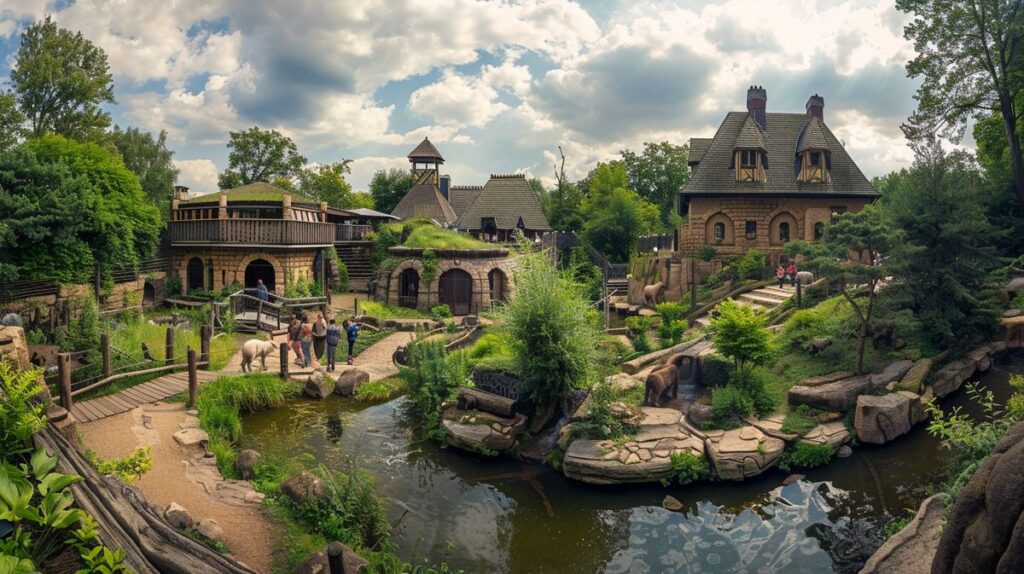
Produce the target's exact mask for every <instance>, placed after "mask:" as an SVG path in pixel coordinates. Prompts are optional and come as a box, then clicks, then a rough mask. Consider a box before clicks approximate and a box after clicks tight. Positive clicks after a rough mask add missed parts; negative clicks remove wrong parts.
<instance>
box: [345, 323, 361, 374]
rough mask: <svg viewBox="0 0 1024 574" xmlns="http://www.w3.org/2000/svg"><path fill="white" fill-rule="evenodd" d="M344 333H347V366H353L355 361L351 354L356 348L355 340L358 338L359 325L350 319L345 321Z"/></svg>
mask: <svg viewBox="0 0 1024 574" xmlns="http://www.w3.org/2000/svg"><path fill="white" fill-rule="evenodd" d="M345 332H346V333H348V364H350V365H351V364H353V363H354V362H355V359H354V358H353V357H352V352H353V350H354V349H355V346H356V339H357V338H358V337H359V325H357V324H356V322H355V321H352V320H351V319H345Z"/></svg>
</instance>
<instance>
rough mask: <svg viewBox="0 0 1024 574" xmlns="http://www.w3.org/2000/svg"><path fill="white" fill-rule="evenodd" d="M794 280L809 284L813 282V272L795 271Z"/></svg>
mask: <svg viewBox="0 0 1024 574" xmlns="http://www.w3.org/2000/svg"><path fill="white" fill-rule="evenodd" d="M796 280H797V281H799V282H800V284H801V285H810V284H811V283H814V273H811V272H810V271H797V272H796Z"/></svg>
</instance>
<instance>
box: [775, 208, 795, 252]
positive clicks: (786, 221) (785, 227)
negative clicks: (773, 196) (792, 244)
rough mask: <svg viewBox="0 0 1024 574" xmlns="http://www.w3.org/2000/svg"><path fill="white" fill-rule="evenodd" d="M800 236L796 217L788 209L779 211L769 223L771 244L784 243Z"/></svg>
mask: <svg viewBox="0 0 1024 574" xmlns="http://www.w3.org/2000/svg"><path fill="white" fill-rule="evenodd" d="M799 237H800V235H799V232H798V229H797V221H796V217H795V216H794V215H793V214H792V213H790V212H788V211H782V212H779V213H777V214H776V215H775V216H774V217H772V219H771V221H770V222H769V224H768V243H769V244H770V245H783V244H785V243H787V242H789V241H792V240H793V239H797V238H799Z"/></svg>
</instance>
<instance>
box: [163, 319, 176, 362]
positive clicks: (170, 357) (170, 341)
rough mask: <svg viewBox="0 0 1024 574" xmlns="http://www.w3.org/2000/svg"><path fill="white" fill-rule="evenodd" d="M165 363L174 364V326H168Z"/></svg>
mask: <svg viewBox="0 0 1024 574" xmlns="http://www.w3.org/2000/svg"><path fill="white" fill-rule="evenodd" d="M164 363H165V364H168V365H173V364H174V327H167V338H166V342H165V344H164Z"/></svg>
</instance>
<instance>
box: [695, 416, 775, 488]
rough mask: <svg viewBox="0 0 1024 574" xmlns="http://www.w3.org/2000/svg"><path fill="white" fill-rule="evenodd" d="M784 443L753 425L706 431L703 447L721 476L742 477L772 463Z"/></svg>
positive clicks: (738, 478)
mask: <svg viewBox="0 0 1024 574" xmlns="http://www.w3.org/2000/svg"><path fill="white" fill-rule="evenodd" d="M785 448H786V443H785V442H783V441H782V440H781V439H777V438H775V437H771V436H768V435H767V434H765V433H763V432H761V431H760V430H759V429H757V428H756V427H753V426H745V427H741V428H738V429H733V430H730V431H725V432H722V433H721V434H718V435H716V436H712V435H711V434H710V433H709V435H708V440H707V441H706V442H705V450H706V451H707V453H708V458H709V459H710V460H711V464H712V466H713V467H714V469H715V472H716V473H718V476H719V478H721V479H722V480H743V479H744V478H748V477H751V476H756V475H758V474H761V473H762V472H764V471H766V470H768V469H769V468H771V467H773V466H775V465H776V464H777V463H778V462H779V459H780V458H782V451H783V450H784V449H785Z"/></svg>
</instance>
